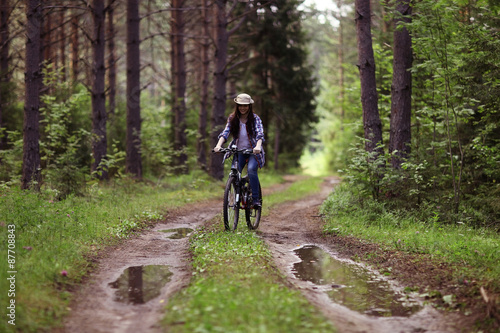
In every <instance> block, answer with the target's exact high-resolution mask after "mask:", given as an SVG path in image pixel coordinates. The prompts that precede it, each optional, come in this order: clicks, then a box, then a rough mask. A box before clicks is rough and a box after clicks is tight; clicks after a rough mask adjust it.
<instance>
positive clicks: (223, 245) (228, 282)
mask: <svg viewBox="0 0 500 333" xmlns="http://www.w3.org/2000/svg"><path fill="white" fill-rule="evenodd" d="M221 224H222V222H218V223H217V225H216V226H214V225H213V226H211V227H208V228H205V229H201V230H199V231H197V232H196V234H195V235H194V236H193V237H192V238H191V250H192V252H193V275H194V278H193V281H192V282H191V284H190V285H189V286H188V287H187V288H186V289H184V290H182V291H181V292H180V293H179V294H177V295H176V296H175V297H174V298H172V299H171V300H170V301H169V303H168V305H167V308H166V311H165V312H166V315H165V318H164V319H163V321H162V325H163V327H164V329H165V330H167V331H169V332H325V331H328V332H332V331H333V328H332V327H331V325H330V323H329V322H328V321H326V319H325V318H324V317H322V315H320V314H319V313H318V311H317V310H316V309H315V308H314V307H313V306H312V305H310V304H309V303H308V302H307V301H306V300H305V299H304V298H303V296H302V295H301V294H300V292H298V291H295V290H291V289H289V288H287V287H286V286H285V285H284V279H283V277H282V276H281V275H280V274H279V273H278V272H277V270H276V269H275V268H274V267H273V266H272V264H271V254H270V252H269V250H268V249H267V247H266V246H265V244H264V242H263V241H262V240H261V239H260V238H259V237H258V236H257V235H256V234H255V233H254V232H250V231H247V230H246V229H245V228H242V229H241V231H238V232H234V233H232V232H225V231H222V230H221V228H220V227H219V225H221Z"/></svg>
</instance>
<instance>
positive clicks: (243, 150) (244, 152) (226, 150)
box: [212, 148, 254, 155]
mask: <svg viewBox="0 0 500 333" xmlns="http://www.w3.org/2000/svg"><path fill="white" fill-rule="evenodd" d="M227 152H230V153H233V154H234V153H243V154H252V155H254V153H253V149H238V148H221V149H220V150H219V151H218V152H215V151H214V150H213V149H212V153H214V154H218V153H227Z"/></svg>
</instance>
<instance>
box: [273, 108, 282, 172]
mask: <svg viewBox="0 0 500 333" xmlns="http://www.w3.org/2000/svg"><path fill="white" fill-rule="evenodd" d="M280 133H281V120H280V119H279V117H276V128H275V130H274V170H278V169H279V152H280Z"/></svg>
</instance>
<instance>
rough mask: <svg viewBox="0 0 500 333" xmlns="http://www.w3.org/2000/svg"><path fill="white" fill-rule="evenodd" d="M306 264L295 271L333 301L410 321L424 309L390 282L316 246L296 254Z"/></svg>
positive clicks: (299, 265) (294, 269)
mask: <svg viewBox="0 0 500 333" xmlns="http://www.w3.org/2000/svg"><path fill="white" fill-rule="evenodd" d="M294 252H295V254H296V255H297V256H298V257H299V258H300V259H301V260H302V261H301V262H298V263H295V264H294V265H293V268H292V272H293V273H294V275H295V276H296V277H297V278H299V279H301V280H304V281H310V282H312V283H314V284H316V285H319V286H322V289H325V290H326V293H327V294H328V296H329V297H330V299H331V300H332V301H334V302H335V303H337V304H342V305H343V306H345V307H347V308H349V309H351V310H354V311H357V312H361V313H364V314H367V315H371V316H378V317H390V316H402V317H407V316H410V315H411V314H412V313H415V312H417V311H418V310H420V309H421V307H420V305H419V304H418V303H417V302H416V301H414V300H411V299H409V298H408V297H407V295H405V294H401V293H397V292H395V291H394V290H393V289H392V288H391V286H390V284H389V282H387V281H385V280H384V279H382V278H381V277H377V276H376V275H375V274H374V273H373V272H371V271H369V270H368V269H366V268H363V267H361V266H358V265H355V264H352V263H347V262H343V261H339V260H337V259H334V258H333V257H332V256H331V255H330V254H328V253H327V252H325V251H323V250H322V249H321V248H320V247H318V246H315V245H307V246H304V247H301V248H300V249H297V250H294Z"/></svg>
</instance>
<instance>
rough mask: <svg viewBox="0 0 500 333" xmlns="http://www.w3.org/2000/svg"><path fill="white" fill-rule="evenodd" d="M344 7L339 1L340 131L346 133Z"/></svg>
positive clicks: (341, 0)
mask: <svg viewBox="0 0 500 333" xmlns="http://www.w3.org/2000/svg"><path fill="white" fill-rule="evenodd" d="M342 6H343V0H338V1H337V7H338V8H339V14H338V15H339V16H338V20H339V30H338V32H339V54H338V56H339V87H340V92H339V104H340V123H341V124H340V130H341V131H344V118H345V108H344V95H345V87H344V29H343V23H342Z"/></svg>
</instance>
